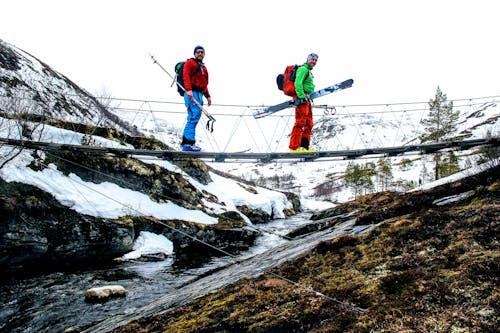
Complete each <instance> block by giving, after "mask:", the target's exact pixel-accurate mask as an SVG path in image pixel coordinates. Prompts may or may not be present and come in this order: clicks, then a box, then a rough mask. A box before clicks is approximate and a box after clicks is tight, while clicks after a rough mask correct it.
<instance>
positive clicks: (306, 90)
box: [295, 62, 314, 98]
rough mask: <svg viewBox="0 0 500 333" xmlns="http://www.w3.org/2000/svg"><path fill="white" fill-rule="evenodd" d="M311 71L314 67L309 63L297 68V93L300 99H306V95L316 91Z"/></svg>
mask: <svg viewBox="0 0 500 333" xmlns="http://www.w3.org/2000/svg"><path fill="white" fill-rule="evenodd" d="M311 69H312V67H311V66H309V65H308V64H307V62H306V63H304V64H303V65H302V66H300V67H299V68H297V72H296V73H295V91H296V92H297V97H298V98H306V94H310V93H312V92H313V91H314V83H313V75H312V73H311V72H310V71H311Z"/></svg>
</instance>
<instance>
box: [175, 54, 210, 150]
mask: <svg viewBox="0 0 500 333" xmlns="http://www.w3.org/2000/svg"><path fill="white" fill-rule="evenodd" d="M204 58H205V49H204V48H203V47H202V46H199V45H198V46H196V47H195V48H194V57H193V58H190V59H188V60H187V61H186V63H185V64H184V76H183V79H184V88H185V89H186V93H185V94H184V104H185V105H186V109H187V113H188V115H187V121H186V126H185V127H184V132H183V135H182V142H181V146H182V150H183V151H200V150H201V148H200V147H198V146H197V145H196V125H198V122H199V121H200V118H201V112H202V111H201V109H200V107H199V106H198V105H197V104H196V102H197V103H198V104H199V105H203V96H205V98H206V99H207V104H208V105H209V106H210V105H211V104H212V99H211V98H210V93H209V92H208V70H207V68H206V67H205V64H204V63H203V59H204ZM195 101H196V102H195Z"/></svg>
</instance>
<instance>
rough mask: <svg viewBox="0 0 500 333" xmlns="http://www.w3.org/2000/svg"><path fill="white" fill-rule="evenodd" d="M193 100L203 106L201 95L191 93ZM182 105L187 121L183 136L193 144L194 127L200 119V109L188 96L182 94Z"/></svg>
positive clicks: (197, 92)
mask: <svg viewBox="0 0 500 333" xmlns="http://www.w3.org/2000/svg"><path fill="white" fill-rule="evenodd" d="M193 98H194V99H195V100H196V101H197V102H198V103H199V104H200V105H203V93H201V92H199V91H193ZM184 104H185V105H186V109H187V119H186V126H185V127H184V133H183V135H184V137H185V138H186V139H188V140H191V141H193V142H194V141H196V125H198V122H199V121H200V118H201V109H200V108H199V107H198V106H197V105H196V104H195V103H194V101H193V100H191V99H190V98H189V96H188V94H184Z"/></svg>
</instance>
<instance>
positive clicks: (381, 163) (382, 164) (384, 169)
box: [377, 158, 393, 191]
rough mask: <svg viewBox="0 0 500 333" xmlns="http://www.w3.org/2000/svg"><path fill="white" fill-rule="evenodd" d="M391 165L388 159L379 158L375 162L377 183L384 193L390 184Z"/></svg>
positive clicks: (391, 176)
mask: <svg viewBox="0 0 500 333" xmlns="http://www.w3.org/2000/svg"><path fill="white" fill-rule="evenodd" d="M392 178H393V175H392V165H391V161H390V159H388V158H381V159H379V160H378V161H377V183H378V185H379V186H380V188H381V189H382V191H386V190H388V189H389V185H390V184H391V182H392Z"/></svg>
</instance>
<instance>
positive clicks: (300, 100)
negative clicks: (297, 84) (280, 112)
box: [293, 98, 307, 105]
mask: <svg viewBox="0 0 500 333" xmlns="http://www.w3.org/2000/svg"><path fill="white" fill-rule="evenodd" d="M306 103H307V98H297V99H296V100H295V101H294V102H293V104H295V105H300V104H306Z"/></svg>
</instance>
